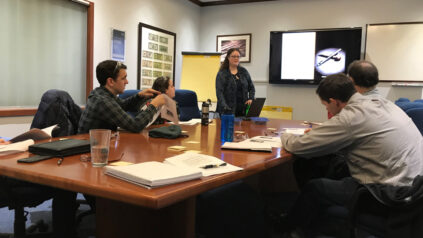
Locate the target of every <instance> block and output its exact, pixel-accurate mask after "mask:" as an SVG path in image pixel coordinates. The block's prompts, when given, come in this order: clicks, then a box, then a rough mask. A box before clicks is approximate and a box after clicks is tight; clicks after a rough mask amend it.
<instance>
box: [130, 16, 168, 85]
mask: <svg viewBox="0 0 423 238" xmlns="http://www.w3.org/2000/svg"><path fill="white" fill-rule="evenodd" d="M175 48H176V33H173V32H170V31H167V30H163V29H160V28H157V27H154V26H150V25H147V24H144V23H141V22H140V23H139V24H138V82H137V87H138V89H145V88H151V86H152V85H153V82H154V80H155V79H156V78H157V77H160V76H168V77H169V78H170V79H171V80H172V81H173V84H174V85H175Z"/></svg>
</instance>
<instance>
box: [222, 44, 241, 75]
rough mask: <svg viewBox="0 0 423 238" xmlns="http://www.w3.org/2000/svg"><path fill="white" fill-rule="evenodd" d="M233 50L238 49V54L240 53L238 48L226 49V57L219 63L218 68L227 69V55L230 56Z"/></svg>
mask: <svg viewBox="0 0 423 238" xmlns="http://www.w3.org/2000/svg"><path fill="white" fill-rule="evenodd" d="M234 51H238V53H239V54H241V52H240V51H239V49H238V48H231V49H229V50H228V52H227V53H226V57H225V60H224V61H223V63H222V64H221V65H220V69H219V70H222V69H229V57H230V56H231V54H232V52H234Z"/></svg>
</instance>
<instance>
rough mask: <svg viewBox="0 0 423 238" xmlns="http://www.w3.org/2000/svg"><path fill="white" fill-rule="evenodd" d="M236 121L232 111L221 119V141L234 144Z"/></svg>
mask: <svg viewBox="0 0 423 238" xmlns="http://www.w3.org/2000/svg"><path fill="white" fill-rule="evenodd" d="M234 120H235V116H234V114H232V112H231V111H229V112H226V113H224V114H223V115H222V116H221V117H220V121H221V127H220V139H221V141H222V142H232V141H233V140H234Z"/></svg>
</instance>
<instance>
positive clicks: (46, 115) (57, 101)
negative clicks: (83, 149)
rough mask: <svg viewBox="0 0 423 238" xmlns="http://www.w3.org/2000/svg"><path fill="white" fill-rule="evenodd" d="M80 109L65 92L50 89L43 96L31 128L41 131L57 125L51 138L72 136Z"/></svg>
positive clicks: (76, 129) (76, 126) (75, 131)
mask: <svg viewBox="0 0 423 238" xmlns="http://www.w3.org/2000/svg"><path fill="white" fill-rule="evenodd" d="M81 112H82V110H81V108H80V107H79V106H78V105H76V104H75V103H74V101H73V100H72V97H71V96H70V95H69V94H68V93H67V92H65V91H62V90H57V89H51V90H48V91H47V92H45V93H44V94H43V96H42V97H41V102H40V105H39V106H38V110H37V113H36V114H35V116H34V119H33V120H32V124H31V128H39V129H43V128H46V127H49V126H52V125H55V124H57V125H58V127H57V128H55V129H54V130H53V132H52V136H53V137H58V136H67V135H74V134H76V133H77V131H78V122H79V118H80V117H81Z"/></svg>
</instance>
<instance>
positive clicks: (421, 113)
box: [405, 103, 423, 135]
mask: <svg viewBox="0 0 423 238" xmlns="http://www.w3.org/2000/svg"><path fill="white" fill-rule="evenodd" d="M421 104H422V105H423V103H421ZM405 113H407V115H408V116H409V117H410V118H411V119H412V120H413V122H414V124H416V126H417V128H418V129H419V131H420V133H421V134H422V135H423V107H422V108H411V109H408V110H407V111H405Z"/></svg>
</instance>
